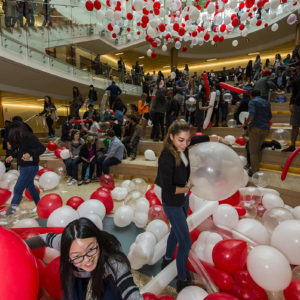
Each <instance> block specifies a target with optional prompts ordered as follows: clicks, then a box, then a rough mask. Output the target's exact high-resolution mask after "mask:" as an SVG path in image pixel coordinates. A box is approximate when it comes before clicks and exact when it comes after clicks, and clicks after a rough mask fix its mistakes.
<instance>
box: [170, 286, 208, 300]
mask: <svg viewBox="0 0 300 300" xmlns="http://www.w3.org/2000/svg"><path fill="white" fill-rule="evenodd" d="M206 296H208V293H207V292H206V291H205V290H204V289H202V288H200V287H198V286H195V285H194V286H188V287H186V288H184V289H183V290H181V291H180V293H179V294H178V295H177V298H176V299H177V300H186V299H189V300H203V299H205V297H206Z"/></svg>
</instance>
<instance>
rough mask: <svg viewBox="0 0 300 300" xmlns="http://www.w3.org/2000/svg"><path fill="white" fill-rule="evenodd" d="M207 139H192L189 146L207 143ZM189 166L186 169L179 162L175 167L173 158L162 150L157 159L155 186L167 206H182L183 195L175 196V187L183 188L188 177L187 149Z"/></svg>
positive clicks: (200, 137) (206, 137)
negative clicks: (159, 189) (158, 187)
mask: <svg viewBox="0 0 300 300" xmlns="http://www.w3.org/2000/svg"><path fill="white" fill-rule="evenodd" d="M208 141H209V137H208V136H207V135H206V136H199V137H193V138H192V140H191V146H192V145H194V144H197V143H201V142H208ZM184 154H185V156H186V158H187V160H188V162H189V164H188V166H187V167H186V166H185V165H184V163H183V162H182V161H181V163H180V165H179V166H176V161H175V157H174V156H173V155H172V153H171V152H170V151H169V150H168V149H167V148H164V149H163V151H162V152H161V154H160V156H159V159H158V171H157V177H156V179H155V184H157V185H158V186H160V187H161V196H162V201H163V202H164V203H165V204H166V205H168V206H182V205H183V204H184V200H185V196H184V194H175V191H176V187H185V186H186V184H187V182H188V180H189V177H190V161H189V153H188V149H186V150H185V152H184Z"/></svg>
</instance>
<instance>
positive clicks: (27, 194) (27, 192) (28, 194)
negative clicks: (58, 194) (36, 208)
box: [25, 185, 41, 200]
mask: <svg viewBox="0 0 300 300" xmlns="http://www.w3.org/2000/svg"><path fill="white" fill-rule="evenodd" d="M35 188H36V189H37V191H38V193H39V194H40V193H41V191H40V189H39V188H38V187H37V186H36V185H35ZM25 196H26V198H28V199H29V200H33V199H32V197H31V195H30V193H29V191H28V190H27V189H26V190H25Z"/></svg>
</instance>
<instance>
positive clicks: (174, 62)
mask: <svg viewBox="0 0 300 300" xmlns="http://www.w3.org/2000/svg"><path fill="white" fill-rule="evenodd" d="M177 63H178V50H177V49H175V48H174V47H173V48H171V71H172V72H174V71H175V69H176V68H177Z"/></svg>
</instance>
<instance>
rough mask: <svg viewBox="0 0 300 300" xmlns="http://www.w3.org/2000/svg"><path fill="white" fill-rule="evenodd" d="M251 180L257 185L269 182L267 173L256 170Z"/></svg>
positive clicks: (262, 185) (264, 184) (265, 184)
mask: <svg viewBox="0 0 300 300" xmlns="http://www.w3.org/2000/svg"><path fill="white" fill-rule="evenodd" d="M252 182H253V183H254V184H255V185H256V186H257V187H262V188H264V187H266V186H268V185H269V184H270V178H269V175H268V174H267V173H265V172H263V171H258V172H256V173H254V174H253V175H252Z"/></svg>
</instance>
